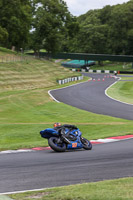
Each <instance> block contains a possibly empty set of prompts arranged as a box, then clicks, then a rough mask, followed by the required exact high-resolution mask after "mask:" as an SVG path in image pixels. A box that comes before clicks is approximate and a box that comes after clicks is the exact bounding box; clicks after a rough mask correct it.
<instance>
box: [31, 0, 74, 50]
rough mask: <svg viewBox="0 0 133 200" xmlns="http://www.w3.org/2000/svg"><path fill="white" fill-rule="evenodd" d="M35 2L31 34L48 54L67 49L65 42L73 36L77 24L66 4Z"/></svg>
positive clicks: (54, 0) (53, 0)
mask: <svg viewBox="0 0 133 200" xmlns="http://www.w3.org/2000/svg"><path fill="white" fill-rule="evenodd" d="M35 2H36V12H35V17H34V23H33V26H34V29H35V30H34V32H33V34H34V35H36V39H37V40H38V41H40V43H41V44H42V46H43V48H45V49H46V50H47V51H48V52H52V53H55V52H57V51H61V50H62V48H63V49H65V48H66V49H67V44H66V40H69V39H70V38H72V37H73V36H74V33H75V31H76V26H77V22H76V20H75V18H74V17H73V16H72V15H71V14H70V12H69V11H68V9H67V6H66V3H65V2H64V1H63V0H36V1H35ZM72 25H73V27H72ZM64 41H65V42H64ZM41 44H40V45H41Z"/></svg>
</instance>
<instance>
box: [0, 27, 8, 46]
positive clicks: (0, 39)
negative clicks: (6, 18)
mask: <svg viewBox="0 0 133 200" xmlns="http://www.w3.org/2000/svg"><path fill="white" fill-rule="evenodd" d="M7 38H8V33H7V31H6V29H5V28H2V27H1V26H0V46H3V45H5V43H6V40H7Z"/></svg>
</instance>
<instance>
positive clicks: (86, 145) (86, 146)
mask: <svg viewBox="0 0 133 200" xmlns="http://www.w3.org/2000/svg"><path fill="white" fill-rule="evenodd" d="M81 142H82V145H83V148H84V149H86V150H91V149H92V144H91V142H90V141H89V140H87V139H86V138H83V137H81Z"/></svg>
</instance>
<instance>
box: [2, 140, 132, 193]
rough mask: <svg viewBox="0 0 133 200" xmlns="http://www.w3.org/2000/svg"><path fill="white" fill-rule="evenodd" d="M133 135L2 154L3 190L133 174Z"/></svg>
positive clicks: (11, 190) (59, 184)
mask: <svg viewBox="0 0 133 200" xmlns="http://www.w3.org/2000/svg"><path fill="white" fill-rule="evenodd" d="M132 146H133V139H130V140H125V141H119V142H112V143H107V144H98V145H93V150H91V151H87V150H76V151H69V152H64V153H55V152H53V151H52V150H45V151H36V152H30V153H17V154H1V155H0V193H6V192H14V191H22V190H31V189H40V188H48V187H55V186H62V185H69V184H76V183H84V182H92V181H102V180H106V179H115V178H120V177H130V176H131V177H132V176H133V151H132V149H133V148H132Z"/></svg>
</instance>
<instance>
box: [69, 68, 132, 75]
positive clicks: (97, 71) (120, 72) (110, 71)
mask: <svg viewBox="0 0 133 200" xmlns="http://www.w3.org/2000/svg"><path fill="white" fill-rule="evenodd" d="M71 70H72V71H78V72H90V73H106V74H109V73H110V74H114V73H118V74H133V71H112V70H92V69H78V70H77V69H71Z"/></svg>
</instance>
